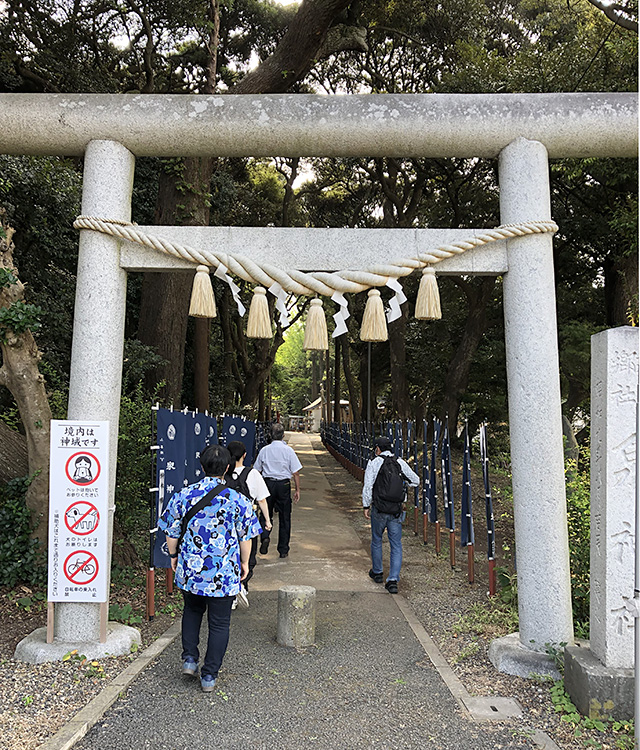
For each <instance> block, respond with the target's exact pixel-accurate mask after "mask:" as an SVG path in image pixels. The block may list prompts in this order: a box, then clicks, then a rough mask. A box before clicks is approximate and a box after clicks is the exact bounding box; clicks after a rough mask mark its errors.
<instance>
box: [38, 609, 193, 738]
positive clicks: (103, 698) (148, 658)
mask: <svg viewBox="0 0 640 750" xmlns="http://www.w3.org/2000/svg"><path fill="white" fill-rule="evenodd" d="M179 633H180V622H179V621H178V622H174V623H173V625H172V626H171V627H170V628H169V629H168V630H166V631H165V632H164V633H163V634H162V635H161V636H160V637H159V638H158V639H157V640H156V641H154V642H153V643H152V644H151V645H150V646H148V647H147V648H146V649H145V650H144V651H143V652H142V653H141V654H140V656H139V657H138V658H137V659H136V660H135V661H134V662H132V663H131V664H130V665H129V666H128V667H127V668H126V669H124V670H123V671H122V672H120V674H119V675H118V676H117V677H115V678H114V679H113V681H112V682H110V683H109V684H108V685H107V687H105V688H104V690H101V691H100V692H99V693H98V695H96V697H95V698H93V700H91V701H90V702H89V703H88V704H87V705H86V706H85V707H84V708H82V709H80V711H78V713H77V714H76V715H75V716H74V717H73V718H72V719H70V721H68V722H67V723H66V724H65V725H64V726H63V727H62V728H61V729H59V730H58V731H57V732H56V733H55V734H54V735H53V737H50V738H49V739H48V740H47V741H46V742H45V743H44V744H42V745H40V747H39V750H70V748H72V747H73V746H74V745H75V744H76V742H78V741H79V740H81V739H82V738H83V737H84V736H85V734H86V733H87V732H88V731H89V730H90V729H91V727H92V726H93V725H94V724H95V723H96V722H98V721H99V720H100V719H101V718H102V717H103V715H104V714H105V712H106V711H107V709H108V708H109V707H110V706H111V705H112V704H113V703H115V701H116V700H117V699H118V697H119V696H120V695H121V694H122V693H123V691H124V690H126V689H127V688H128V687H129V685H130V684H131V683H132V682H133V681H134V680H135V679H136V677H137V676H138V675H139V674H140V672H142V670H143V669H144V668H145V667H147V666H148V665H149V664H150V663H151V662H152V661H153V660H154V659H156V658H157V657H158V656H159V655H160V654H161V653H162V652H163V651H164V650H165V648H167V646H168V645H169V644H170V643H171V642H172V641H173V639H174V638H175V637H176V636H177V635H178V634H179Z"/></svg>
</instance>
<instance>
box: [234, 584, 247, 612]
mask: <svg viewBox="0 0 640 750" xmlns="http://www.w3.org/2000/svg"><path fill="white" fill-rule="evenodd" d="M248 593H249V592H248V591H247V590H246V589H245V587H244V586H242V585H241V586H240V593H239V594H238V596H236V602H237V603H238V604H239V605H240V606H241V607H243V608H244V609H247V608H248V606H249V596H248Z"/></svg>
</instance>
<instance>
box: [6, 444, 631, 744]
mask: <svg viewBox="0 0 640 750" xmlns="http://www.w3.org/2000/svg"><path fill="white" fill-rule="evenodd" d="M319 460H320V463H321V465H322V468H323V470H324V471H325V473H326V474H327V476H328V478H329V482H330V484H331V486H332V488H333V490H334V502H335V503H336V505H337V506H338V507H340V508H341V509H342V510H344V511H345V512H346V513H347V514H348V515H349V516H350V519H351V522H352V523H353V525H354V528H355V529H356V531H357V533H358V534H359V536H360V538H361V540H362V543H363V545H365V546H368V545H369V540H370V531H369V527H368V524H367V522H366V521H365V519H364V517H363V514H362V510H361V502H360V495H361V487H362V485H361V483H360V482H359V481H356V480H355V479H354V478H353V477H351V476H350V475H349V474H348V473H347V472H346V471H345V470H344V469H343V468H342V467H341V466H340V465H339V464H338V463H337V462H336V461H335V460H334V459H333V458H332V457H331V456H330V455H329V454H328V453H321V454H319ZM461 473H462V472H461V469H460V466H459V465H458V466H455V467H454V476H457V477H460V476H461ZM492 486H493V487H494V488H495V489H494V514H495V519H496V538H497V544H496V551H497V556H498V559H497V565H498V566H504V567H505V568H506V570H507V571H508V570H509V569H510V554H511V551H512V550H513V521H512V518H511V512H510V501H509V484H508V478H507V477H506V476H496V477H492ZM472 487H473V500H474V520H475V528H476V549H475V582H474V583H473V584H470V583H469V582H468V571H467V558H466V550H462V549H461V548H460V545H459V541H457V543H456V565H455V567H454V568H453V569H452V568H451V565H450V559H449V533H448V531H447V530H446V529H445V530H443V531H442V548H441V552H440V555H436V553H435V548H434V532H433V527H430V528H429V537H428V542H427V544H426V545H425V544H423V540H422V527H421V526H420V530H419V534H418V535H415V534H414V532H413V508H411V507H410V508H409V513H408V519H407V521H408V522H407V527H406V531H405V534H404V561H403V567H402V575H401V580H400V593H401V594H402V595H403V596H405V597H406V598H407V600H408V601H409V603H410V604H411V606H412V608H413V610H414V611H415V613H416V615H417V617H418V619H419V620H420V621H421V623H422V624H423V626H424V628H425V629H426V631H427V632H428V633H429V634H430V635H431V636H432V637H433V638H434V639H435V641H436V642H437V644H438V646H439V647H440V649H441V650H442V652H443V654H444V655H445V657H446V658H447V659H448V661H449V663H450V664H451V665H452V666H453V668H454V669H455V671H456V673H457V674H458V676H459V677H460V679H461V680H462V682H463V683H464V685H465V686H466V688H467V690H468V691H469V692H470V693H471V694H472V695H500V696H508V697H513V698H516V699H517V700H518V701H519V702H520V703H521V705H522V707H523V709H524V712H525V722H524V725H523V726H524V729H522V730H519V731H522V732H524V733H532V732H533V731H534V730H536V729H539V730H543V731H545V732H546V733H547V734H548V735H549V736H550V737H551V738H552V739H553V740H554V741H555V742H556V743H557V745H558V746H559V747H561V748H563V749H564V750H581V749H582V748H585V747H595V748H601V749H602V750H614V749H616V748H617V749H622V750H624V748H631V747H632V743H631V742H630V739H629V737H628V735H626V736H625V735H623V734H621V733H614V732H613V731H612V730H611V729H610V728H608V729H607V731H605V732H601V731H598V730H596V729H593V730H590V731H589V730H588V731H584V727H582V729H581V730H579V731H582V735H581V736H580V737H576V736H575V729H574V726H573V725H572V724H570V723H568V722H567V721H564V720H562V718H561V717H562V714H561V713H557V712H556V711H555V709H554V705H553V703H552V701H551V693H550V688H551V687H552V686H553V683H552V682H550V681H549V680H544V679H542V678H540V679H537V680H524V679H521V678H518V677H512V676H509V675H503V674H500V673H498V672H497V671H496V670H495V669H494V667H493V666H492V665H491V663H490V661H489V659H488V656H487V651H488V646H489V643H490V641H491V640H492V639H493V638H495V637H498V636H500V635H504V634H506V633H508V632H513V631H514V630H516V629H517V619H516V615H515V614H514V613H515V609H514V607H513V606H507V605H497V604H496V603H495V600H494V602H493V603H492V602H491V601H490V600H489V597H488V573H487V562H486V531H485V529H486V526H485V520H484V513H485V509H484V493H483V490H482V483H481V477H480V475H479V471H478V470H477V469H476V468H474V470H473V474H472ZM454 497H456V498H459V497H460V488H459V487H455V486H454ZM420 523H421V521H420ZM385 546H386V545H385ZM505 549H507V550H508V551H507V552H505V551H504V550H505ZM463 553H464V554H463ZM33 594H34V592H32V591H31V590H30V589H28V588H27V587H18V588H17V589H14V590H7V589H0V618H1V622H2V628H0V736H1V737H2V746H3V747H6V748H7V750H18V748H19V749H20V750H34V749H35V748H37V747H38V746H39V745H41V744H42V742H44V741H45V740H46V739H47V738H48V737H50V736H51V735H52V734H53V733H54V732H55V731H57V729H59V728H60V727H61V726H62V725H63V724H64V723H65V722H66V721H68V720H69V719H70V718H71V717H72V716H73V714H74V713H76V712H77V711H78V710H79V709H80V708H82V707H83V706H84V705H85V704H86V703H87V702H88V701H89V700H90V699H91V698H92V697H93V696H94V695H96V694H97V693H98V692H99V691H100V690H101V689H102V688H103V687H104V686H105V685H106V684H107V682H109V680H110V679H112V678H113V677H115V676H116V675H117V674H118V673H119V672H120V671H121V670H122V669H123V668H124V667H125V666H126V665H127V664H128V663H129V662H130V661H131V660H132V659H134V658H135V657H136V656H137V654H136V653H132V654H129V655H126V656H121V657H118V658H110V659H101V660H100V661H99V662H93V663H90V662H88V661H86V660H84V661H83V660H82V659H81V658H80V657H81V655H80V654H74V655H71V656H70V657H69V659H68V660H67V661H65V662H62V663H55V664H42V665H27V664H20V663H17V662H15V661H13V659H12V656H13V651H14V649H15V646H16V644H17V643H18V642H19V641H20V640H21V639H22V638H23V637H24V636H25V635H27V634H28V633H30V632H31V631H32V630H34V629H35V628H36V627H39V626H42V625H44V624H45V619H46V618H45V605H44V603H43V602H35V601H32V604H31V605H28V604H27V605H25V601H26V600H28V599H32V598H33ZM127 603H130V604H131V610H130V611H129V610H128V608H126V605H127ZM111 606H112V608H113V607H114V606H115V607H116V608H119V611H120V615H121V617H123V618H124V620H125V621H126V622H127V624H131V625H134V626H135V627H137V628H139V629H140V631H141V634H142V640H143V646H142V647H143V648H144V647H146V646H147V645H149V644H150V643H151V642H152V641H153V640H154V639H155V638H157V637H158V636H159V635H161V634H162V633H163V632H164V631H165V630H166V629H167V628H168V627H169V626H170V625H171V623H172V622H173V620H174V618H175V617H176V616H179V615H180V598H179V597H178V596H176V595H173V596H169V595H168V594H167V591H166V587H165V581H164V572H161V574H160V575H159V576H158V580H156V616H155V619H154V620H153V621H152V622H147V621H146V620H144V619H143V614H144V611H145V598H144V569H143V567H142V566H141V567H140V569H139V570H131V569H126V570H122V571H115V572H114V575H113V578H112V595H111ZM112 619H113V616H112Z"/></svg>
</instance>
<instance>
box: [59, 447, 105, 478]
mask: <svg viewBox="0 0 640 750" xmlns="http://www.w3.org/2000/svg"><path fill="white" fill-rule="evenodd" d="M76 456H90V457H91V458H92V459H93V460H94V461H95V462H96V466H97V467H98V472H97V474H96V475H95V477H94V478H93V479H92V480H91V481H90V482H76V480H75V479H72V478H71V475H70V474H69V464H70V463H71V462H72V461H73V459H74V458H75V457H76ZM64 473H65V474H66V475H67V479H68V480H69V481H70V482H72V483H73V484H75V485H76V486H78V487H89V486H90V485H92V484H94V483H95V482H96V481H97V479H98V477H99V476H100V461H98V459H97V458H96V457H95V456H94V455H93V453H89V452H88V451H78V452H77V453H74V454H73V455H72V456H69V458H68V460H67V463H66V464H65V466H64Z"/></svg>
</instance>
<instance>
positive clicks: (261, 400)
mask: <svg viewBox="0 0 640 750" xmlns="http://www.w3.org/2000/svg"><path fill="white" fill-rule="evenodd" d="M258 422H264V383H261V384H260V390H259V391H258Z"/></svg>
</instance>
